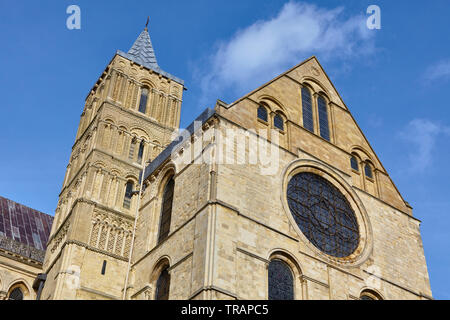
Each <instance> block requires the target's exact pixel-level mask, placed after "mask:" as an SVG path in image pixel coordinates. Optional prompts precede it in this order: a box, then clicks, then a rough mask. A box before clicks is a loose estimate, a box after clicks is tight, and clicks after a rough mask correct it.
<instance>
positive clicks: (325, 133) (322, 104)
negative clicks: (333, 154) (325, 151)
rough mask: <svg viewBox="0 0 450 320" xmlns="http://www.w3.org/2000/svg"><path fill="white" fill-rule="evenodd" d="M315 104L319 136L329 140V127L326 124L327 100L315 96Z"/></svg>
mask: <svg viewBox="0 0 450 320" xmlns="http://www.w3.org/2000/svg"><path fill="white" fill-rule="evenodd" d="M317 106H318V108H319V124H320V136H321V137H322V138H324V139H325V140H328V141H330V127H329V124H328V109H327V102H326V100H325V98H324V97H322V96H319V97H318V98H317Z"/></svg>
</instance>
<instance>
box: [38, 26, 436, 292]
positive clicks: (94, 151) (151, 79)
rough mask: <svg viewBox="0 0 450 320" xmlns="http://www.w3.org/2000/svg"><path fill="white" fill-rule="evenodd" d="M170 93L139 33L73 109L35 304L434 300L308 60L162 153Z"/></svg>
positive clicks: (364, 145)
mask: <svg viewBox="0 0 450 320" xmlns="http://www.w3.org/2000/svg"><path fill="white" fill-rule="evenodd" d="M183 89H184V84H183V81H182V80H180V79H178V78H176V77H174V76H172V75H170V74H168V73H166V72H164V71H162V70H161V69H160V67H159V66H158V64H157V60H156V56H155V54H154V50H153V47H152V44H151V41H150V37H149V35H148V33H147V30H144V31H143V33H142V34H141V35H140V36H139V38H138V39H137V40H136V42H135V44H134V45H133V47H132V49H131V50H130V51H129V52H128V53H124V52H121V51H119V52H117V54H116V55H115V56H114V58H113V59H112V61H111V62H110V64H109V65H108V67H107V68H106V70H105V72H104V73H103V74H102V76H101V77H100V79H99V80H98V82H97V83H96V85H95V86H94V88H93V90H92V91H91V93H90V94H89V96H88V98H87V100H86V106H85V109H84V111H83V114H82V117H81V121H80V127H79V130H78V133H77V138H76V141H75V144H74V146H73V149H72V155H71V158H70V164H69V166H68V169H67V173H66V178H65V180H64V185H63V188H62V191H61V194H60V201H59V204H58V208H57V210H56V216H55V223H54V225H53V228H52V233H51V236H50V240H49V250H47V254H46V258H45V263H44V267H43V269H44V273H45V274H46V275H47V280H46V282H45V286H44V289H43V292H42V299H122V298H126V299H262V300H264V299H298V300H302V299H304V300H308V299H431V289H430V284H429V278H428V271H427V266H426V261H425V257H424V252H423V247H422V241H421V238H420V230H419V227H420V221H418V220H417V219H416V218H414V217H413V215H412V209H411V207H410V206H409V204H408V203H407V202H406V201H405V200H404V199H403V198H402V196H401V195H400V193H399V191H398V190H397V188H396V187H395V185H394V183H393V182H392V180H391V178H390V177H389V175H388V173H387V172H386V170H385V169H384V167H383V166H382V164H381V162H380V161H379V159H378V157H377V155H376V154H375V152H374V151H373V149H372V148H371V146H370V144H369V142H368V141H367V139H366V137H365V136H364V134H363V133H362V131H361V129H360V128H359V127H358V125H357V123H356V121H355V120H354V118H353V117H352V115H351V113H350V111H349V109H348V108H347V106H346V105H345V104H344V102H343V101H342V99H341V97H340V95H339V94H338V92H337V91H336V89H335V88H334V86H333V84H332V83H331V81H330V79H329V78H328V76H327V75H326V73H325V72H324V70H323V69H322V67H321V66H320V64H319V62H318V60H317V59H316V58H315V57H312V58H310V59H308V60H306V61H304V62H302V63H301V64H299V65H298V66H296V67H294V68H292V69H291V70H289V71H287V72H285V73H284V74H282V75H280V76H279V77H277V78H275V79H273V80H272V81H270V82H269V83H267V84H265V85H263V86H261V87H260V88H258V89H256V90H255V91H253V92H251V93H249V94H248V95H246V96H244V97H242V98H241V99H239V100H237V101H236V102H234V103H232V104H226V103H223V102H221V101H218V102H217V105H216V106H215V108H214V110H212V109H207V110H205V112H203V113H202V114H201V115H200V116H199V117H198V119H197V120H196V121H195V122H194V123H193V124H192V125H191V126H189V127H188V129H187V130H185V131H184V132H183V133H182V134H181V135H180V136H179V137H178V138H177V139H175V140H174V141H172V140H173V139H172V138H173V137H172V134H173V133H174V131H175V130H176V129H178V126H179V120H180V119H179V115H180V108H181V100H182V93H183ZM147 160H149V162H148V163H146V161H147ZM142 173H143V179H142V180H141V179H140V175H141V174H142ZM140 183H142V186H143V187H142V188H139V187H138V185H139V184H140ZM128 275H129V276H128ZM124 289H125V290H124Z"/></svg>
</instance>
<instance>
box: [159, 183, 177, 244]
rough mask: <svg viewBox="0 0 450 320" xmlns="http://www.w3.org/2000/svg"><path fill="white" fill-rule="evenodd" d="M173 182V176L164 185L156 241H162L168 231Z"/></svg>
mask: <svg viewBox="0 0 450 320" xmlns="http://www.w3.org/2000/svg"><path fill="white" fill-rule="evenodd" d="M174 187H175V182H174V180H173V177H172V178H170V180H169V181H168V182H167V184H166V186H165V187H164V192H163V199H162V205H161V221H160V224H159V236H158V243H161V242H162V241H164V239H166V238H167V236H168V235H169V232H170V221H171V219H172V202H173V192H174Z"/></svg>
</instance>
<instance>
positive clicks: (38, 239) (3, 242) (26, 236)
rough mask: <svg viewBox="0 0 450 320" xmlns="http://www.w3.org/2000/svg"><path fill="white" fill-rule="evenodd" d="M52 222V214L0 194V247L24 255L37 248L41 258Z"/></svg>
mask: <svg viewBox="0 0 450 320" xmlns="http://www.w3.org/2000/svg"><path fill="white" fill-rule="evenodd" d="M52 223H53V217H52V216H50V215H48V214H45V213H42V212H40V211H38V210H35V209H31V208H29V207H27V206H24V205H22V204H20V203H17V202H14V201H12V200H9V199H6V198H3V197H1V196H0V249H4V250H8V251H11V250H12V251H13V252H14V253H17V254H19V255H26V256H29V254H30V252H36V249H37V250H38V251H40V252H37V256H38V257H41V256H42V258H43V254H42V253H45V250H46V248H47V241H48V237H49V235H50V231H51V227H52ZM8 240H10V241H8ZM14 243H15V245H14ZM29 249H31V250H29ZM29 257H30V256H29ZM30 258H33V257H30ZM34 258H36V257H34ZM37 260H38V261H39V259H37Z"/></svg>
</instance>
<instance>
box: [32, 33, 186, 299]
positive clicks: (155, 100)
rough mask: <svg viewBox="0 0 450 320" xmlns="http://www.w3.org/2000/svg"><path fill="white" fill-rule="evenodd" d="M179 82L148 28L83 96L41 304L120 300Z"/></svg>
mask: <svg viewBox="0 0 450 320" xmlns="http://www.w3.org/2000/svg"><path fill="white" fill-rule="evenodd" d="M183 89H184V81H183V80H181V79H179V78H177V77H174V76H172V75H171V74H169V73H166V72H164V71H163V70H161V68H160V67H159V66H158V63H157V60H156V56H155V52H154V50H153V46H152V43H151V40H150V36H149V34H148V30H147V27H146V28H145V30H144V31H142V33H141V34H140V35H139V37H138V38H137V40H136V41H135V43H134V44H133V46H132V48H131V49H130V50H129V51H128V53H125V52H122V51H117V53H116V54H115V55H114V57H113V58H112V60H111V62H110V63H109V64H108V66H107V67H106V69H105V71H104V72H103V74H102V75H101V76H100V78H99V79H98V80H97V82H96V84H95V85H94V87H93V88H92V90H91V91H90V93H89V94H88V96H87V98H86V103H85V107H84V110H83V113H82V114H81V120H80V124H79V127H78V132H77V135H76V139H75V143H74V144H73V147H72V153H71V156H70V161H69V165H68V166H67V171H66V175H65V178H64V183H63V186H62V190H61V193H60V195H59V202H58V206H57V208H56V212H55V220H54V223H53V227H52V231H51V234H50V238H49V242H48V250H47V253H46V256H45V261H44V265H43V273H44V274H45V275H46V282H45V285H44V288H43V290H42V294H41V299H120V298H121V297H122V293H123V288H124V284H125V278H126V273H127V268H128V259H129V255H130V250H131V243H132V232H133V225H134V217H135V212H136V207H137V197H133V196H132V194H133V193H132V191H133V190H136V189H138V185H139V178H140V177H139V174H140V172H141V170H142V168H143V166H144V165H145V163H146V162H147V161H148V160H151V159H154V158H155V157H156V156H157V155H158V154H159V153H160V152H161V151H162V150H163V149H164V148H165V147H166V146H167V145H168V144H169V143H170V141H171V138H172V134H173V132H174V131H175V130H177V129H178V126H179V122H180V108H181V101H182V94H183Z"/></svg>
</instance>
